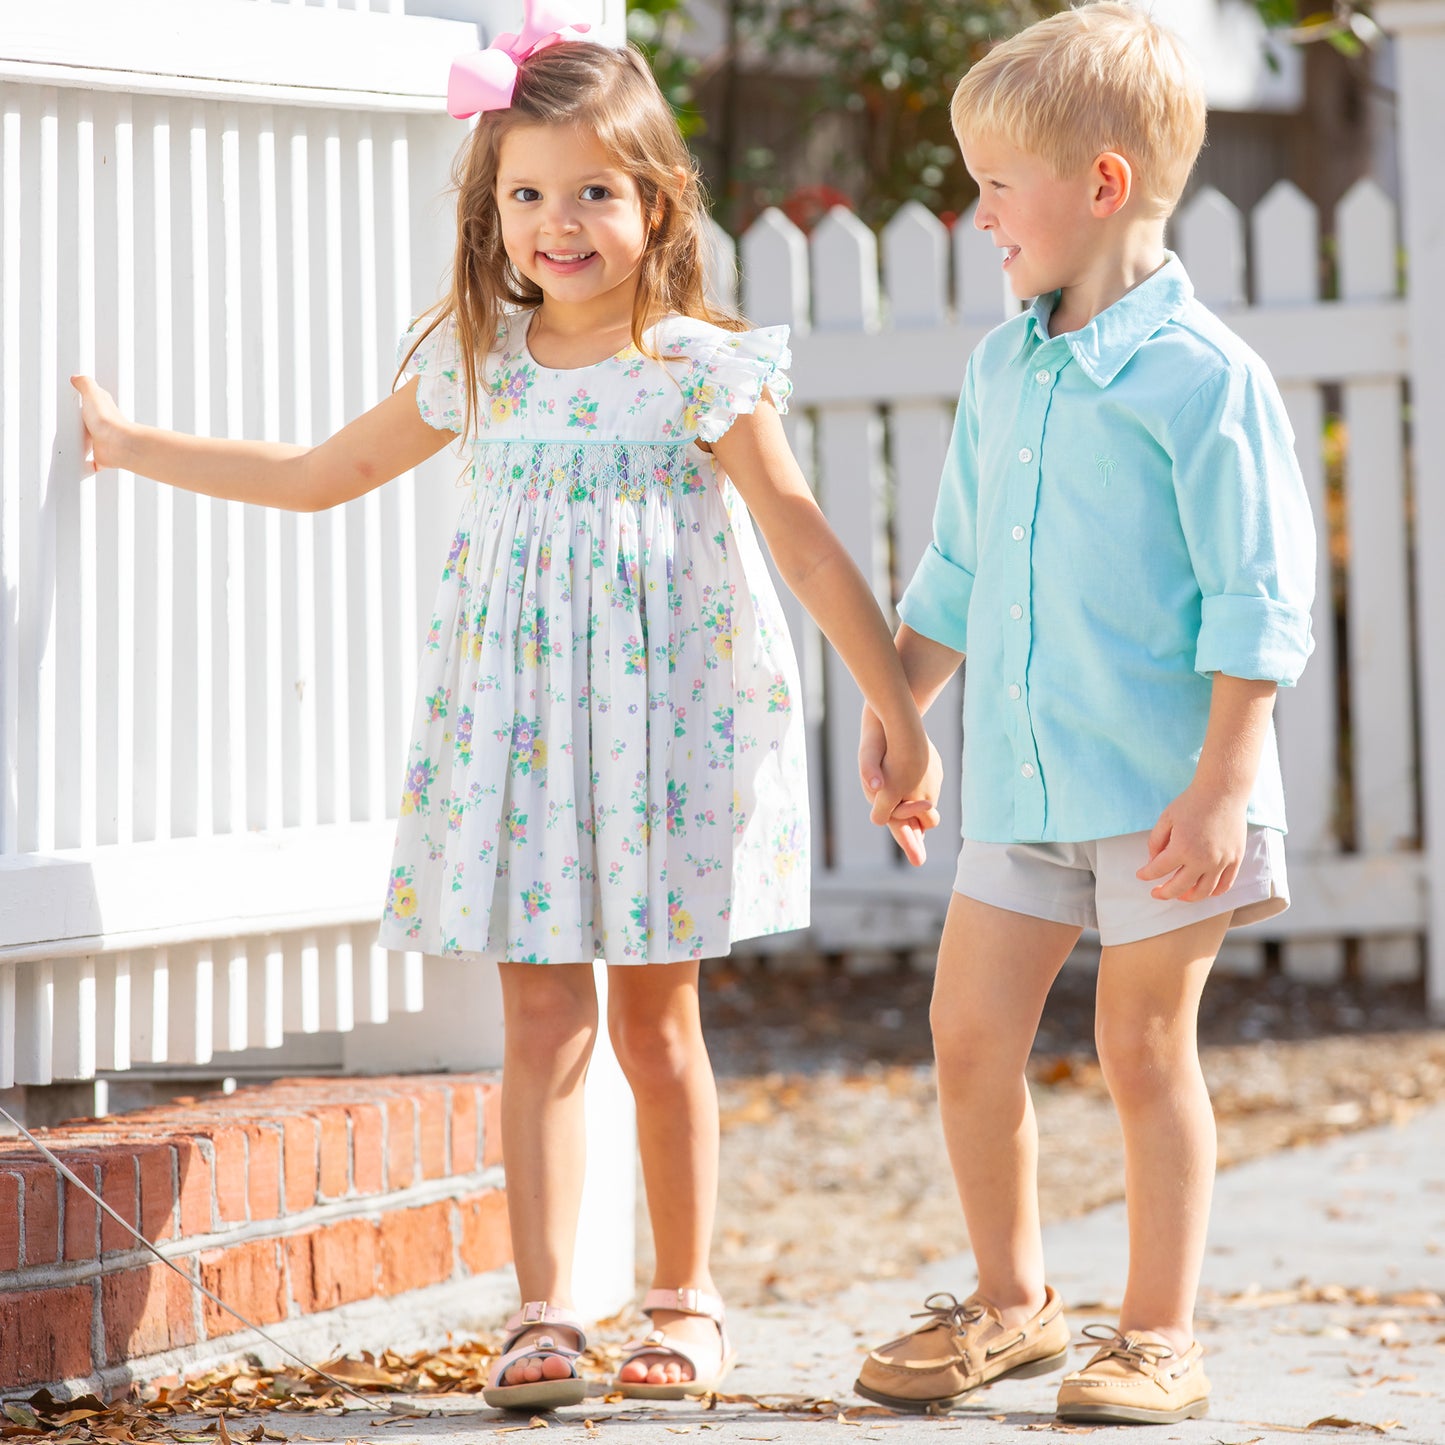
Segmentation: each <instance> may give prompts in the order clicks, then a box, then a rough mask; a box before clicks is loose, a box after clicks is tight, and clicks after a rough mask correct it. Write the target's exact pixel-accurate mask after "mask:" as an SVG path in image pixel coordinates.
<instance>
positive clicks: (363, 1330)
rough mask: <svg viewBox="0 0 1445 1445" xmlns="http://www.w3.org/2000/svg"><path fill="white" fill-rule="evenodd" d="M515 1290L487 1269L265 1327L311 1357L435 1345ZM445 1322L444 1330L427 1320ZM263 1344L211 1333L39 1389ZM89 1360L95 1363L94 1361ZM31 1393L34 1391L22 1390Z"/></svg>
mask: <svg viewBox="0 0 1445 1445" xmlns="http://www.w3.org/2000/svg"><path fill="white" fill-rule="evenodd" d="M516 1298H517V1290H516V1284H515V1282H514V1281H513V1277H512V1271H511V1266H510V1265H503V1266H501V1267H499V1268H498V1269H493V1270H488V1271H487V1272H486V1273H485V1274H477V1275H470V1276H468V1277H467V1278H466V1279H451V1280H442V1281H441V1282H440V1283H438V1284H430V1285H423V1286H421V1287H420V1288H418V1289H414V1290H406V1291H404V1292H403V1293H402V1294H399V1295H390V1296H387V1297H384V1298H383V1297H381V1296H373V1297H369V1298H367V1299H364V1300H352V1301H350V1302H349V1303H347V1304H344V1305H337V1306H336V1307H335V1308H333V1309H330V1310H323V1311H318V1312H317V1313H315V1314H311V1315H297V1316H293V1317H291V1318H289V1319H285V1320H279V1321H277V1322H276V1323H275V1324H273V1325H268V1326H267V1327H266V1330H267V1333H268V1334H270V1335H273V1336H274V1337H275V1338H276V1339H277V1340H278V1341H280V1342H281V1343H282V1344H285V1345H288V1346H293V1347H295V1348H297V1350H298V1352H301V1351H302V1350H305V1349H307V1348H308V1347H309V1348H310V1350H311V1353H313V1354H320V1353H324V1352H325V1351H326V1350H327V1349H329V1348H331V1347H332V1346H333V1345H334V1344H335V1341H336V1340H337V1339H339V1338H341V1337H345V1338H347V1339H348V1340H349V1341H358V1340H359V1343H352V1344H351V1346H350V1348H351V1349H352V1350H353V1351H354V1350H357V1349H367V1348H370V1349H373V1350H377V1351H379V1350H381V1349H384V1348H387V1347H389V1346H391V1345H393V1344H394V1343H395V1341H396V1339H397V1338H398V1333H399V1332H400V1334H401V1335H402V1336H403V1337H404V1338H406V1339H407V1340H408V1341H410V1340H412V1339H414V1340H415V1341H417V1342H418V1343H419V1342H421V1341H423V1340H426V1341H436V1342H437V1343H440V1342H441V1341H442V1340H444V1339H445V1338H446V1337H447V1336H449V1335H451V1334H453V1333H454V1332H455V1331H456V1329H457V1325H456V1323H455V1321H456V1320H458V1319H459V1318H460V1319H461V1321H462V1325H461V1327H462V1328H464V1329H468V1328H472V1327H473V1322H475V1325H476V1327H477V1328H480V1329H490V1328H493V1327H494V1326H495V1325H497V1324H498V1323H499V1322H500V1321H501V1320H503V1319H505V1318H506V1316H507V1314H508V1313H509V1312H510V1311H511V1310H512V1309H513V1308H514V1307H515V1304H516ZM373 1315H379V1316H380V1323H379V1324H378V1326H377V1327H376V1328H375V1329H368V1328H367V1325H368V1324H369V1323H370V1321H371V1317H372V1316H373ZM440 1319H445V1320H447V1321H448V1323H447V1324H445V1325H436V1324H433V1323H432V1322H433V1321H436V1320H440ZM408 1322H411V1328H412V1335H411V1336H406V1334H405V1331H406V1327H407V1323H408ZM267 1349H268V1347H267V1344H266V1341H265V1340H263V1339H262V1338H261V1337H260V1336H259V1335H257V1334H255V1333H254V1332H253V1331H251V1330H248V1329H244V1328H241V1329H237V1330H235V1331H234V1332H233V1333H232V1334H230V1335H217V1336H216V1337H215V1338H214V1339H205V1338H203V1337H201V1338H198V1339H197V1340H196V1343H195V1344H192V1345H181V1346H178V1347H177V1348H175V1349H172V1350H164V1351H162V1352H160V1353H159V1354H154V1355H143V1356H141V1357H139V1358H138V1359H134V1360H125V1361H122V1362H120V1363H118V1364H114V1365H104V1366H102V1367H101V1368H100V1369H98V1370H93V1371H92V1372H91V1373H90V1374H89V1375H78V1376H72V1377H70V1378H68V1379H64V1380H51V1381H47V1382H46V1386H45V1387H46V1388H49V1389H51V1390H64V1391H66V1392H67V1393H69V1392H72V1391H74V1392H77V1393H84V1392H85V1391H87V1390H94V1391H96V1392H97V1393H108V1392H109V1391H111V1390H123V1389H125V1388H127V1387H129V1386H130V1385H132V1384H134V1383H135V1382H137V1381H140V1382H144V1381H146V1380H150V1379H156V1378H158V1377H161V1376H165V1375H170V1374H175V1375H181V1376H183V1377H184V1376H185V1375H186V1374H188V1373H190V1374H194V1373H196V1372H197V1371H199V1370H202V1369H210V1368H213V1367H214V1366H217V1365H220V1364H221V1363H223V1362H224V1361H227V1360H232V1359H235V1358H237V1357H238V1356H241V1355H243V1354H248V1353H251V1352H261V1353H263V1354H265V1353H266V1352H267ZM92 1358H95V1357H94V1356H93V1357H92ZM22 1388H23V1389H25V1390H26V1391H30V1392H33V1391H35V1390H38V1389H41V1388H42V1386H40V1385H26V1386H23V1387H22ZM388 1398H389V1397H388V1396H385V1395H383V1396H380V1397H379V1398H377V1400H376V1410H377V1413H379V1414H384V1413H385V1412H386V1402H387V1399H388Z"/></svg>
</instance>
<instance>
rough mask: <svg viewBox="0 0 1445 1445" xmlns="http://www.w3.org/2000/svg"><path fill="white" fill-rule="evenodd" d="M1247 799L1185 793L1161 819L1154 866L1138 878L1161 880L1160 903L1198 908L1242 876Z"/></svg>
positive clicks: (1194, 790)
mask: <svg viewBox="0 0 1445 1445" xmlns="http://www.w3.org/2000/svg"><path fill="white" fill-rule="evenodd" d="M1247 805H1248V798H1247V797H1236V796H1234V795H1232V794H1229V793H1221V792H1218V791H1216V790H1210V789H1204V788H1200V787H1198V785H1197V784H1192V785H1191V786H1189V787H1187V788H1185V790H1184V791H1183V792H1182V793H1180V795H1179V796H1178V797H1177V798H1175V800H1174V801H1173V802H1172V803H1170V804H1169V806H1168V807H1167V808H1165V809H1164V811H1163V812H1162V813H1161V814H1160V815H1159V821H1158V822H1157V823H1155V825H1154V827H1153V830H1152V831H1151V832H1150V834H1149V861H1148V862H1147V863H1146V864H1145V865H1144V866H1143V867H1142V868H1141V869H1139V871H1138V872H1137V873H1136V874H1135V875H1134V876H1135V877H1136V878H1138V879H1140V880H1141V881H1142V882H1145V883H1148V882H1150V881H1152V880H1154V879H1159V880H1161V881H1160V882H1159V883H1158V885H1157V886H1156V887H1154V888H1152V889H1151V890H1150V892H1151V894H1152V896H1153V897H1155V898H1177V899H1179V900H1180V901H1181V902H1184V903H1199V902H1202V901H1203V900H1204V899H1206V898H1214V897H1217V896H1218V895H1219V894H1221V893H1225V892H1227V891H1228V890H1229V889H1230V888H1231V887H1232V886H1233V884H1234V880H1235V877H1236V876H1237V875H1238V873H1239V865H1240V863H1241V861H1242V860H1243V858H1244V842H1245V838H1246V836H1247V834H1248V824H1247V823H1246V821H1245V810H1246V807H1247Z"/></svg>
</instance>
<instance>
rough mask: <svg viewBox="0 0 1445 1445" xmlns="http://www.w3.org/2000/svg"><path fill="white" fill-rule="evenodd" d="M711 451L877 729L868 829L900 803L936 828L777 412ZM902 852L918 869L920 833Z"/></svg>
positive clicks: (914, 738) (868, 605)
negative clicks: (919, 807)
mask: <svg viewBox="0 0 1445 1445" xmlns="http://www.w3.org/2000/svg"><path fill="white" fill-rule="evenodd" d="M712 447H713V450H714V451H715V452H716V453H717V456H718V460H719V461H720V462H722V464H723V468H724V469H725V470H726V472H727V474H728V476H729V477H730V478H732V481H733V485H734V486H736V487H737V489H738V492H739V494H740V495H741V496H742V499H743V500H744V501H745V502H746V503H747V506H748V510H749V511H750V512H751V513H752V515H753V518H754V520H755V521H756V522H757V524H758V528H759V530H760V531H761V532H762V534H763V537H764V538H765V539H766V541H767V544H768V548H769V550H770V551H771V552H772V554H773V561H774V562H775V563H776V564H777V567H778V571H779V572H780V573H781V574H782V578H783V581H784V582H785V583H787V585H788V588H789V590H790V591H791V592H792V593H793V595H794V596H795V597H797V599H798V601H799V602H801V603H802V604H803V606H804V607H806V608H807V609H808V613H809V615H810V616H811V617H812V618H813V620H814V621H815V622H816V623H817V624H818V626H819V627H820V628H821V629H822V631H823V635H824V636H825V637H827V639H828V641H829V642H830V643H831V644H832V646H833V647H834V648H835V649H836V651H837V653H838V655H839V656H840V657H841V658H842V659H843V662H844V663H845V665H846V666H847V668H848V671H849V672H851V673H852V674H853V677H854V680H855V681H856V682H857V684H858V686H859V687H860V688H861V689H862V691H863V697H864V699H865V701H866V702H867V704H868V706H869V708H871V709H872V711H873V712H874V713H875V714H876V715H877V717H878V720H879V722H880V723H881V724H882V726H883V730H884V733H885V735H886V738H887V747H886V750H885V752H884V755H883V757H882V759H881V760H880V768H879V772H880V774H881V786H880V787H879V789H878V791H877V793H876V795H875V796H874V799H873V819H874V821H875V822H877V823H886V822H887V821H888V819H889V818H890V816H891V815H892V813H893V810H894V809H895V808H896V807H897V806H898V805H899V804H900V803H902V802H904V801H911V800H926V802H927V803H928V805H929V814H930V815H931V819H932V823H936V822H937V821H938V815H937V812H936V810H934V809H933V807H932V805H933V804H935V803H936V802H937V800H938V789H939V784H940V781H941V779H940V777H939V770H938V766H937V757H938V755H937V753H936V752H934V751H933V749H932V748H931V746H930V745H929V742H928V737H927V735H926V734H925V733H924V731H923V721H922V719H921V718H920V717H919V715H918V709H917V708H916V707H915V706H914V703H913V698H912V695H911V693H910V691H909V687H908V679H907V677H906V676H905V674H904V671H903V665H902V663H901V662H900V660H899V657H898V653H897V651H896V650H895V649H894V646H893V638H892V637H891V636H890V634H889V631H888V624H887V622H886V621H885V620H884V617H883V614H882V612H881V611H879V608H878V603H877V602H876V601H875V600H874V597H873V594H872V592H871V591H870V590H869V588H868V584H867V582H865V581H864V579H863V574H862V573H861V572H860V571H859V570H858V568H857V565H856V564H855V563H854V561H853V559H852V558H851V557H850V556H849V555H848V552H847V550H846V549H845V548H844V546H843V544H842V542H840V541H839V540H838V536H837V534H836V533H835V532H834V531H833V529H832V527H830V526H829V525H828V521H827V518H825V517H824V516H823V513H822V510H821V509H820V508H819V506H818V503H817V501H816V500H815V499H814V497H813V494H812V492H811V491H809V489H808V484H807V482H806V480H805V479H804V477H803V474H802V472H801V470H799V467H798V464H797V462H796V461H795V460H794V458H793V454H792V451H791V450H790V449H789V447H788V442H787V438H786V437H785V436H784V434H783V426H782V422H781V421H780V420H779V417H778V413H777V409H776V408H775V407H774V406H773V405H772V403H771V401H770V400H769V399H768V397H767V396H766V395H765V396H764V398H763V400H762V401H761V402H760V403H759V405H758V408H757V410H756V411H754V412H750V413H746V414H744V415H742V416H739V417H738V418H737V419H736V420H735V421H734V422H733V424H732V426H731V427H729V428H728V430H727V432H726V433H725V434H724V435H723V436H722V437H721V438H719V440H717V441H716V442H714V443H713V444H712ZM922 826H925V827H926V826H931V824H930V823H928V822H924V823H923V824H922ZM898 836H899V835H898V834H897V833H895V837H898ZM899 841H900V843H903V839H902V838H901V837H900V839H899ZM909 844H911V845H913V846H910V845H909ZM909 844H905V845H904V851H905V852H906V853H907V854H908V856H909V860H910V861H911V862H913V863H919V862H922V853H923V845H922V835H921V832H917V833H913V834H911V835H909Z"/></svg>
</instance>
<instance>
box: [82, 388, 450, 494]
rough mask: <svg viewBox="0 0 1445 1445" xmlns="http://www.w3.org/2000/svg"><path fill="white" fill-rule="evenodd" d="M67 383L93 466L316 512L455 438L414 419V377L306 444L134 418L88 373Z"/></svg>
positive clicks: (421, 459) (389, 476) (422, 458)
mask: <svg viewBox="0 0 1445 1445" xmlns="http://www.w3.org/2000/svg"><path fill="white" fill-rule="evenodd" d="M70 384H71V385H72V386H73V387H74V388H75V389H76V391H78V392H79V393H80V407H81V412H80V414H81V420H82V421H83V422H84V424H85V433H86V444H87V446H88V448H89V450H90V458H89V460H90V464H91V467H92V468H93V469H94V470H95V471H97V472H98V471H101V470H102V469H103V468H105V467H120V468H123V469H124V470H125V471H128V472H135V473H136V474H137V475H138V476H142V477H150V478H152V479H153V480H154V481H157V482H167V483H169V484H170V485H171V486H173V487H181V488H183V489H184V490H186V491H188V492H203V493H204V494H205V495H206V496H208V497H221V498H223V499H225V500H226V501H230V502H254V503H256V504H257V505H258V506H262V507H284V508H285V509H286V510H288V511H292V512H319V511H321V510H322V509H323V508H325V507H334V506H335V505H336V504H337V503H338V502H349V501H350V500H351V499H352V498H353V497H359V496H361V495H362V494H363V493H364V492H369V491H371V490H373V488H376V487H379V486H381V484H382V483H383V482H389V481H390V480H391V479H392V477H395V476H399V475H400V474H401V473H402V472H405V471H409V470H410V469H411V468H412V467H414V466H416V465H417V464H418V463H420V462H424V461H425V460H426V459H427V458H428V457H430V456H434V455H435V454H436V453H437V452H439V451H441V449H442V448H443V447H445V446H447V445H449V444H451V443H453V442H455V440H456V437H455V435H454V434H453V433H452V432H449V431H437V430H436V429H435V428H434V427H431V426H429V425H428V424H427V423H426V422H425V421H423V420H422V418H421V414H420V413H419V412H418V411H417V405H416V388H417V381H416V378H413V379H412V380H411V381H409V382H408V383H407V384H406V385H405V386H404V387H402V388H401V390H400V391H396V392H393V393H392V394H391V395H390V396H388V397H387V398H385V400H383V401H380V402H378V403H377V404H376V405H375V406H374V407H372V408H371V410H370V411H367V412H363V413H362V415H361V416H359V417H357V418H356V420H355V421H353V422H350V423H348V424H347V425H346V426H344V427H342V429H341V430H340V431H339V432H337V433H336V435H335V436H333V437H329V438H328V439H327V440H326V441H324V442H319V443H317V445H315V446H312V447H303V446H293V445H291V444H289V443H285V442H247V441H229V440H225V439H222V438H218V437H193V436H188V435H187V434H186V433H184V432H174V431H163V430H161V429H160V428H159V427H150V426H140V425H139V424H137V423H136V422H133V421H131V420H129V419H128V418H127V417H126V416H125V415H123V414H122V412H121V410H120V408H119V407H118V406H116V404H115V400H114V398H113V397H112V396H111V395H110V393H109V392H108V391H106V390H105V388H104V387H102V386H100V385H98V384H97V383H96V382H95V381H94V380H93V379H92V378H90V377H88V376H72V377H71V378H70Z"/></svg>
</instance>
